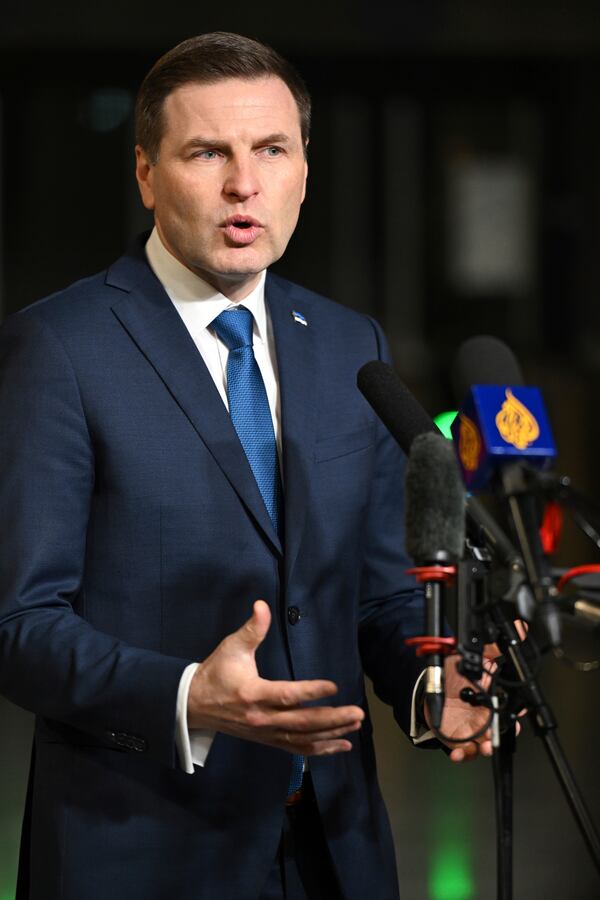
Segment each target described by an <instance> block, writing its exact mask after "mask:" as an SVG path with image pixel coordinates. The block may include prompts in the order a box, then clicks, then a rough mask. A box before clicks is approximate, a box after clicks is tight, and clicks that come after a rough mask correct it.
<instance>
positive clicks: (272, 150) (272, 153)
mask: <svg viewBox="0 0 600 900" xmlns="http://www.w3.org/2000/svg"><path fill="white" fill-rule="evenodd" d="M263 152H264V154H265V156H268V157H270V158H271V159H275V157H276V156H281V155H282V153H283V152H284V151H283V148H282V147H265V148H264V150H263Z"/></svg>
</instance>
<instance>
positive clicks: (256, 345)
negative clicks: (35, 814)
mask: <svg viewBox="0 0 600 900" xmlns="http://www.w3.org/2000/svg"><path fill="white" fill-rule="evenodd" d="M146 256H147V258H148V262H149V263H150V267H151V268H152V271H153V272H154V274H155V275H156V277H157V278H158V280H159V281H160V282H161V284H162V286H163V287H164V289H165V291H166V293H167V295H168V297H169V298H170V300H171V301H172V303H173V305H174V306H175V309H176V310H177V312H178V313H179V315H180V316H181V318H182V320H183V323H184V325H185V327H186V328H187V330H188V331H189V333H190V336H191V337H192V340H193V341H194V343H195V344H196V347H197V348H198V352H199V353H200V355H201V357H202V359H203V360H204V363H205V365H206V367H207V369H208V371H209V373H210V375H211V377H212V379H213V381H214V383H215V385H216V387H217V390H218V391H219V394H220V395H221V398H222V400H223V403H224V404H225V406H226V407H227V409H229V402H228V399H227V359H228V357H229V350H228V348H227V347H226V346H225V344H224V343H223V342H222V341H221V340H220V339H219V338H218V337H217V335H216V333H215V332H214V331H213V330H212V329H211V328H210V324H211V322H213V321H214V319H216V317H217V316H218V315H219V314H220V313H222V312H223V311H224V310H226V309H233V308H235V306H236V305H238V304H236V303H233V302H232V301H231V300H229V299H228V298H227V297H225V296H224V295H223V294H221V293H219V291H217V290H216V289H215V288H214V287H212V285H210V284H208V283H207V282H206V281H204V279H202V278H200V277H199V276H198V275H195V274H194V273H193V272H191V271H190V270H189V269H188V268H187V267H186V266H184V265H183V264H182V263H180V262H179V261H178V260H177V259H175V257H174V256H173V255H172V254H171V253H170V252H169V251H168V250H167V249H166V247H165V246H164V244H163V243H162V241H161V239H160V236H159V234H158V231H157V230H156V228H154V229H153V231H152V234H151V235H150V237H149V239H148V242H147V243H146ZM265 275H266V271H263V272H262V273H261V276H260V280H259V283H258V284H257V286H256V287H255V288H254V290H253V291H251V293H250V294H249V295H248V296H247V297H245V298H244V299H243V300H242V301H240V304H239V305H243V306H245V307H246V309H248V310H250V312H251V313H252V316H253V320H254V328H253V342H252V346H253V350H254V356H255V358H256V362H257V364H258V367H259V369H260V372H261V375H262V377H263V381H264V383H265V389H266V392H267V397H268V400H269V407H270V410H271V418H272V419H273V428H274V430H275V439H276V441H277V451H278V454H279V460H280V463H281V406H280V398H279V381H278V372H277V357H276V354H275V342H274V338H273V329H272V327H271V321H270V317H269V312H268V309H267V306H266V303H265ZM280 469H281V465H280ZM197 667H198V663H192V664H191V665H189V666H187V667H186V669H184V671H183V674H182V676H181V679H180V682H179V690H178V692H177V716H176V737H175V740H176V744H177V751H178V754H179V761H180V765H181V767H182V769H183V770H184V771H185V772H187V773H188V774H189V775H193V774H194V765H197V766H203V765H204V763H205V761H206V757H207V756H208V752H209V750H210V748H211V745H212V742H213V739H214V732H213V731H208V730H205V729H188V725H187V704H188V694H189V691H190V685H191V682H192V678H193V676H194V673H195V671H196V669H197ZM419 681H420V679H419ZM419 681H417V684H416V685H415V689H414V691H413V701H412V715H411V736H412V738H413V740H414V741H415V743H418V742H419V741H423V740H427V738H428V737H433V735H432V734H431V732H424V729H422V728H420V727H419V726H418V725H417V723H416V715H415V695H416V690H417V687H418V684H419ZM421 732H423V733H421Z"/></svg>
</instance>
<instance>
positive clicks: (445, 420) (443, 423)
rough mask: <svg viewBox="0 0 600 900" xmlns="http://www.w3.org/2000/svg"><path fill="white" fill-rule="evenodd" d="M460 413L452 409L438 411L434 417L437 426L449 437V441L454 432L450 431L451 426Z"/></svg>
mask: <svg viewBox="0 0 600 900" xmlns="http://www.w3.org/2000/svg"><path fill="white" fill-rule="evenodd" d="M457 415H458V410H456V409H451V410H448V412H441V413H438V414H437V416H435V418H434V420H433V421H434V422H435V424H436V425H437V427H438V428H439V429H440V431H441V432H442V434H443V435H444V437H445V438H448V440H449V441H451V440H452V432H451V431H450V426H451V425H452V423H453V422H454V420H455V418H456V417H457Z"/></svg>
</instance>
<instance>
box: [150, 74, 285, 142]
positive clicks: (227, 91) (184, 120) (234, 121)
mask: <svg viewBox="0 0 600 900" xmlns="http://www.w3.org/2000/svg"><path fill="white" fill-rule="evenodd" d="M163 124H164V137H165V138H166V139H167V140H168V139H169V136H176V135H187V134H188V133H189V132H196V131H198V130H199V131H200V133H202V134H205V133H210V135H212V136H214V137H217V136H218V137H224V136H226V135H229V134H231V135H236V134H241V133H244V132H246V131H256V130H262V129H263V128H266V129H267V131H269V132H275V131H286V132H290V133H291V134H290V136H295V134H294V133H295V132H297V136H298V137H299V135H300V114H299V111H298V107H297V105H296V101H295V100H294V97H293V95H292V92H291V91H290V89H289V88H288V86H287V85H286V84H285V82H284V81H282V80H281V78H277V77H276V76H267V77H265V78H253V79H242V78H228V79H224V80H222V81H217V82H215V83H214V84H198V83H195V82H192V83H190V84H185V85H182V86H181V87H178V88H176V89H175V90H174V91H173V92H172V93H170V94H169V95H168V97H167V98H166V100H165V104H164V118H163Z"/></svg>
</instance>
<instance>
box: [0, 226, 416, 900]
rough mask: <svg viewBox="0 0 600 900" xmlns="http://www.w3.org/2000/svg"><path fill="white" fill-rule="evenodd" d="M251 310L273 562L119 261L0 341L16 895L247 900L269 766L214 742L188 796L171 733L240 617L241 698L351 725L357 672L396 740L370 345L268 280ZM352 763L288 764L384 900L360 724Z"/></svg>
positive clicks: (398, 497) (207, 388) (404, 682)
mask: <svg viewBox="0 0 600 900" xmlns="http://www.w3.org/2000/svg"><path fill="white" fill-rule="evenodd" d="M266 298H267V303H268V307H269V311H270V315H271V320H272V324H273V329H274V334H275V343H276V349H277V360H278V368H279V377H280V390H281V409H282V435H283V479H284V485H285V548H283V547H282V546H281V543H280V541H279V538H278V536H277V534H276V533H275V532H274V530H273V527H272V525H271V522H270V519H269V516H268V514H267V512H266V510H265V507H264V504H263V502H262V499H261V496H260V493H259V491H258V488H257V486H256V482H255V481H254V478H253V476H252V472H251V470H250V467H249V465H248V462H247V460H246V458H245V456H244V453H243V450H242V448H241V445H240V443H239V440H238V438H237V435H236V433H235V431H234V429H233V427H232V424H231V421H230V418H229V415H228V413H227V411H226V409H225V407H224V405H223V403H222V401H221V399H220V397H219V394H218V392H217V390H216V388H215V386H214V384H213V382H212V380H211V377H210V375H209V373H208V371H207V369H206V367H205V365H204V363H203V361H202V359H201V357H200V355H199V354H198V351H197V349H196V347H195V345H194V343H193V341H192V339H191V337H190V336H189V334H188V332H187V330H186V328H185V326H184V325H183V323H182V321H181V319H180V317H179V315H178V314H177V312H176V310H175V308H174V306H173V305H172V304H171V302H170V300H169V299H168V297H167V295H166V293H165V292H164V290H163V288H162V286H161V285H160V283H159V282H158V280H157V279H156V277H155V276H154V274H153V273H152V271H151V269H150V268H149V266H148V264H147V262H146V259H145V256H144V253H143V249H142V245H141V244H140V245H139V246H138V247H137V249H135V250H134V251H132V252H131V253H129V254H127V255H125V256H124V257H122V258H121V259H120V260H119V261H118V262H117V263H116V264H115V265H113V266H112V267H111V268H110V269H109V270H108V271H107V272H104V273H102V274H100V275H98V276H95V277H93V278H90V279H87V280H85V281H82V282H79V283H77V284H75V285H73V286H72V287H70V288H68V289H67V290H65V291H62V292H61V293H58V294H56V295H54V296H52V297H50V298H47V299H45V300H43V301H41V302H39V303H37V304H35V305H33V306H31V307H29V308H28V309H26V310H24V311H22V312H21V313H19V314H17V315H16V316H13V317H11V318H10V319H9V320H8V321H7V322H6V323H5V325H4V327H3V328H2V329H1V331H0V422H1V423H2V426H1V430H0V531H1V534H0V690H2V692H3V693H5V695H6V696H7V697H8V698H10V699H11V700H12V701H14V702H15V703H17V704H19V705H21V706H23V707H25V708H27V709H30V710H32V711H33V712H35V713H36V730H35V755H34V764H33V766H32V773H31V779H30V789H29V801H28V807H27V812H26V817H25V824H24V837H23V842H22V865H21V873H20V889H19V890H20V894H19V896H20V897H22V898H30V900H59V898H60V900H105V898H106V897H111V898H112V900H125V898H127V900H130V898H131V897H132V896H134V897H144V898H145V900H159V898H163V897H167V896H169V897H176V898H177V900H215V898H217V897H218V898H219V900H229V898H231V900H255V898H256V897H257V895H258V894H259V892H260V888H261V885H262V883H263V881H264V879H265V877H266V875H267V872H268V870H269V867H270V866H271V864H272V861H273V859H274V856H275V853H276V848H277V845H278V841H279V837H280V832H281V824H282V817H283V815H284V798H285V794H286V788H287V783H288V777H289V771H290V760H291V757H290V756H289V754H286V753H284V752H282V751H278V750H275V749H270V748H268V747H265V746H261V745H259V744H255V743H250V742H246V741H242V740H239V739H235V738H232V737H228V736H226V735H222V734H218V735H217V736H216V738H215V741H214V745H213V747H212V749H211V752H210V753H209V756H208V760H207V764H206V766H205V768H204V769H199V770H197V771H196V774H195V775H194V776H189V775H186V774H185V773H184V772H182V771H181V770H180V768H179V765H178V759H177V755H176V750H175V742H174V728H175V706H176V695H177V687H178V683H179V679H180V676H181V673H182V671H183V669H184V668H185V666H186V665H188V663H190V662H191V661H194V660H199V659H202V658H203V657H205V656H207V655H208V654H209V653H210V652H211V651H212V650H213V649H214V648H215V646H216V645H217V644H218V643H219V641H221V639H222V638H224V637H225V636H226V635H227V634H229V633H230V632H232V631H233V630H235V629H236V628H238V627H239V626H240V625H241V624H242V623H243V622H244V621H245V620H246V619H247V618H248V616H249V615H250V612H251V607H252V603H253V601H254V600H255V599H256V598H258V597H261V598H264V599H265V600H266V601H267V602H268V603H269V605H270V607H271V610H272V613H273V624H272V627H271V629H270V631H269V634H268V636H267V638H266V640H265V642H264V644H263V645H262V646H261V647H260V649H259V651H258V655H257V661H258V666H259V671H260V673H261V674H262V675H263V676H264V677H266V678H276V679H279V678H330V679H332V680H333V681H335V682H336V683H337V684H338V686H339V694H338V697H337V700H338V701H339V703H340V704H353V703H356V704H359V705H361V706H365V703H366V700H365V693H364V680H363V674H364V673H365V672H366V673H367V674H368V675H369V676H370V677H371V678H372V679H373V681H374V684H375V688H376V690H377V691H378V693H379V694H380V695H381V696H382V697H383V698H384V699H385V700H386V701H387V702H389V703H391V704H392V705H393V707H394V712H395V715H396V718H397V720H398V722H399V723H400V725H401V726H402V727H403V728H404V729H405V730H406V729H408V724H409V710H410V695H411V691H412V688H413V685H414V682H415V680H416V677H417V675H418V673H419V672H420V670H421V664H420V663H419V662H418V661H417V660H416V659H415V657H414V655H413V653H412V651H408V650H407V649H406V648H405V647H404V644H403V640H404V637H405V636H406V635H407V634H415V633H419V632H421V630H422V612H421V601H420V597H419V594H418V592H417V591H415V588H414V584H413V582H412V580H411V579H410V578H409V577H408V576H406V575H405V574H404V569H405V568H406V567H407V565H408V561H407V559H406V558H405V555H404V551H403V524H402V518H403V507H402V491H403V458H402V454H401V452H400V451H399V449H398V448H397V446H396V445H395V443H394V442H393V440H392V439H391V438H390V436H389V435H388V433H387V432H386V430H385V429H384V428H383V426H382V425H381V424H380V423H379V422H378V420H377V418H376V417H375V415H374V414H373V412H372V411H371V409H370V407H369V406H368V404H367V403H366V401H365V400H364V399H363V398H362V396H361V395H360V393H359V392H358V390H357V388H356V373H357V371H358V369H359V368H360V366H361V365H362V364H363V363H365V362H367V361H369V360H371V359H376V358H385V357H386V349H385V343H384V339H383V337H382V334H381V331H380V329H379V327H378V326H377V325H376V323H375V322H373V321H372V320H371V319H369V318H367V317H366V316H363V315H359V314H357V313H355V312H352V311H350V310H348V309H345V308H343V307H341V306H339V305H337V304H335V303H332V302H331V301H328V300H326V299H324V298H322V297H319V296H317V295H315V294H313V293H311V292H309V291H306V290H304V289H302V288H300V287H297V286H296V285H293V284H291V283H289V282H287V281H284V280H282V279H281V278H278V277H276V276H274V275H268V277H267V282H266ZM293 310H296V311H298V312H300V313H302V315H303V316H304V317H305V318H306V320H307V322H308V324H307V325H306V326H305V325H302V324H300V323H298V322H297V321H295V319H294V317H293V315H292V311H293ZM293 606H294V607H297V608H298V610H299V611H300V618H299V620H298V621H297V622H296V623H295V624H292V622H293V621H295V620H294V617H293V616H292V617H291V620H290V619H288V615H287V611H288V608H289V607H293ZM352 742H353V744H354V749H353V751H352V752H351V753H347V754H340V755H337V756H335V757H332V758H313V759H312V760H311V771H312V775H313V780H314V784H315V789H316V793H317V797H318V802H319V807H320V811H321V814H322V818H323V822H324V826H325V830H326V834H327V837H328V841H329V845H330V848H331V853H332V856H333V859H334V862H335V865H336V867H337V870H338V874H339V878H340V881H341V884H342V886H343V889H344V891H345V894H346V896H347V897H348V898H352V900H364V898H365V897H366V896H371V897H377V898H378V900H393V898H396V897H397V886H396V873H395V866H394V854H393V848H392V842H391V837H390V831H389V825H388V821H387V817H386V813H385V810H384V807H383V804H382V800H381V797H380V793H379V788H378V785H377V780H376V773H375V762H374V755H373V745H372V737H371V725H370V721H369V718H368V717H367V719H366V721H365V723H364V725H363V728H362V730H361V731H360V732H358V733H356V734H354V735H352Z"/></svg>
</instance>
